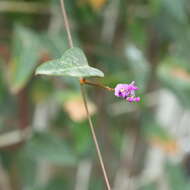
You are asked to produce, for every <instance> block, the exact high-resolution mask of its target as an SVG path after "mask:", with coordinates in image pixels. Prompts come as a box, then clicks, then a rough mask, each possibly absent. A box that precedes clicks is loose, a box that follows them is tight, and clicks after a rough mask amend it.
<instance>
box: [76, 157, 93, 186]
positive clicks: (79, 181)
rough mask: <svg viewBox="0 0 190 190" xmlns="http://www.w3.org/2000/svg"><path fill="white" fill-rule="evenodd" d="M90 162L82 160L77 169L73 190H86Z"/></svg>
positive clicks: (90, 167)
mask: <svg viewBox="0 0 190 190" xmlns="http://www.w3.org/2000/svg"><path fill="white" fill-rule="evenodd" d="M91 170H92V160H87V159H85V160H82V161H81V162H80V163H79V165H78V169H77V175H76V185H75V190H88V189H89V181H90V173H91Z"/></svg>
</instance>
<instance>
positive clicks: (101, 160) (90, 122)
mask: <svg viewBox="0 0 190 190" xmlns="http://www.w3.org/2000/svg"><path fill="white" fill-rule="evenodd" d="M60 2H61V8H62V13H63V18H64V23H65V28H66V31H67V35H68V42H69V46H70V48H72V47H73V41H72V36H71V32H70V27H69V21H68V17H67V13H66V10H65V5H64V1H63V0H60ZM84 80H85V79H84V78H81V79H80V86H81V94H82V98H83V102H84V107H85V110H86V114H87V117H88V122H89V125H90V130H91V133H92V138H93V141H94V144H95V147H96V151H97V155H98V158H99V161H100V165H101V168H102V172H103V176H104V180H105V183H106V186H107V189H108V190H111V187H110V183H109V180H108V175H107V173H106V170H105V166H104V162H103V158H102V154H101V152H100V148H99V145H98V140H97V137H96V134H95V131H94V126H93V123H92V119H91V117H90V114H89V110H88V105H87V101H86V93H85V89H84V87H83V83H82V82H81V81H84Z"/></svg>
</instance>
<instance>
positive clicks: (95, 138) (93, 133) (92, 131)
mask: <svg viewBox="0 0 190 190" xmlns="http://www.w3.org/2000/svg"><path fill="white" fill-rule="evenodd" d="M80 86H81V92H82V97H83V101H84V106H85V110H86V114H87V117H88V122H89V125H90V130H91V133H92V138H93V140H94V144H95V147H96V151H97V154H98V158H99V161H100V165H101V168H102V172H103V175H104V179H105V182H106V186H107V189H108V190H111V187H110V183H109V179H108V176H107V173H106V169H105V166H104V162H103V158H102V154H101V152H100V147H99V145H98V140H97V137H96V133H95V131H94V126H93V123H92V119H91V117H90V114H89V110H88V105H87V101H86V93H85V89H84V86H83V84H81V85H80Z"/></svg>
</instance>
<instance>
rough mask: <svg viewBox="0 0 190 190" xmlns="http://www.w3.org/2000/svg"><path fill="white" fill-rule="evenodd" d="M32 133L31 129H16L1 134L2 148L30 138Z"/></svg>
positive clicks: (0, 144)
mask: <svg viewBox="0 0 190 190" xmlns="http://www.w3.org/2000/svg"><path fill="white" fill-rule="evenodd" d="M30 135H31V129H30V128H25V129H23V130H14V131H11V132H7V133H5V134H1V135H0V149H1V148H4V147H8V146H11V145H15V144H18V143H21V142H23V141H25V140H26V139H28V138H29V137H30Z"/></svg>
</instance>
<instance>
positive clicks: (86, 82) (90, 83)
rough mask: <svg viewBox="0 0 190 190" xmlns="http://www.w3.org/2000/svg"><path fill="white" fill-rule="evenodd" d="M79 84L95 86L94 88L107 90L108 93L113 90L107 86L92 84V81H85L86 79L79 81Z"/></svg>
mask: <svg viewBox="0 0 190 190" xmlns="http://www.w3.org/2000/svg"><path fill="white" fill-rule="evenodd" d="M80 82H81V83H82V84H88V85H91V86H96V87H99V88H103V89H105V90H108V91H114V88H110V87H108V86H104V85H102V84H99V83H95V82H92V81H89V80H86V79H81V80H80Z"/></svg>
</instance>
